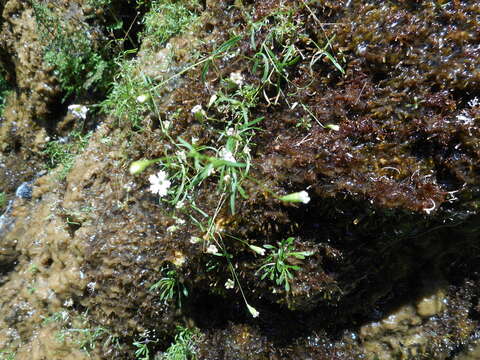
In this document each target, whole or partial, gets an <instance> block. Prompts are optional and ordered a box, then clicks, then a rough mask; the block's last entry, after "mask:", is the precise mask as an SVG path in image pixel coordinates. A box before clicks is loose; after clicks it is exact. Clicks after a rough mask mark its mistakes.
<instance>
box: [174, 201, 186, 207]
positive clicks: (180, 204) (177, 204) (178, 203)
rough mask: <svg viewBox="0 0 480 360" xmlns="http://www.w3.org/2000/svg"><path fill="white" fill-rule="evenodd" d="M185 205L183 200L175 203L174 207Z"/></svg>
mask: <svg viewBox="0 0 480 360" xmlns="http://www.w3.org/2000/svg"><path fill="white" fill-rule="evenodd" d="M184 206H185V203H184V202H183V201H179V202H177V203H176V204H175V209H182V208H183V207H184Z"/></svg>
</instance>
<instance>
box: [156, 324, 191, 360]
mask: <svg viewBox="0 0 480 360" xmlns="http://www.w3.org/2000/svg"><path fill="white" fill-rule="evenodd" d="M177 331H178V333H177V335H176V336H175V341H174V342H173V343H172V344H171V345H170V347H169V348H168V349H167V351H165V352H164V353H163V354H162V355H160V358H159V359H160V360H196V359H197V356H196V353H197V342H198V341H199V340H200V333H199V332H198V330H196V329H187V328H182V327H178V328H177Z"/></svg>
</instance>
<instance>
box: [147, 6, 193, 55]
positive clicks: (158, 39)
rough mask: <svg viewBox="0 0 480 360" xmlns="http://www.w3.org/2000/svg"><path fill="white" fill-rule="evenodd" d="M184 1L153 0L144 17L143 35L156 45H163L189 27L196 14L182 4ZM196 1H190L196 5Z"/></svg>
mask: <svg viewBox="0 0 480 360" xmlns="http://www.w3.org/2000/svg"><path fill="white" fill-rule="evenodd" d="M184 3H186V1H172V0H155V1H153V2H152V5H151V8H150V11H149V12H148V13H147V14H146V15H145V17H144V20H143V21H144V24H145V30H144V32H143V34H142V35H143V37H145V38H146V37H148V38H150V39H151V40H152V41H154V44H156V45H158V46H162V45H164V44H165V43H166V42H167V41H168V40H169V39H170V38H171V37H172V36H174V35H177V34H180V33H182V32H183V31H184V30H185V29H187V28H188V27H190V26H191V25H192V24H193V23H194V22H195V20H196V19H197V15H196V14H195V13H194V12H192V11H190V10H189V9H188V7H187V6H185V5H184ZM197 4H198V1H190V5H197Z"/></svg>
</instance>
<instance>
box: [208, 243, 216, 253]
mask: <svg viewBox="0 0 480 360" xmlns="http://www.w3.org/2000/svg"><path fill="white" fill-rule="evenodd" d="M206 253H207V254H213V255H215V254H218V249H217V247H216V246H215V245H213V244H212V245H210V246H209V247H208V248H207V250H206Z"/></svg>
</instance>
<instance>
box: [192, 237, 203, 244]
mask: <svg viewBox="0 0 480 360" xmlns="http://www.w3.org/2000/svg"><path fill="white" fill-rule="evenodd" d="M199 242H202V239H200V238H199V237H197V236H192V237H191V238H190V244H198V243H199Z"/></svg>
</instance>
